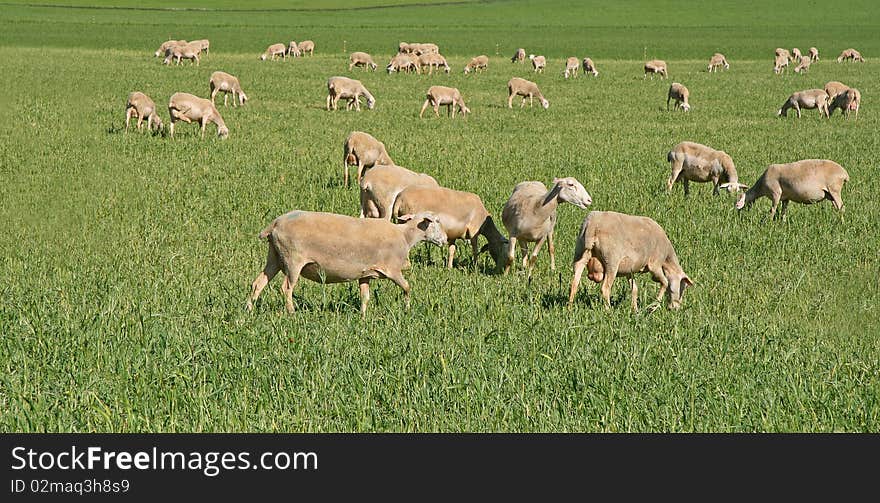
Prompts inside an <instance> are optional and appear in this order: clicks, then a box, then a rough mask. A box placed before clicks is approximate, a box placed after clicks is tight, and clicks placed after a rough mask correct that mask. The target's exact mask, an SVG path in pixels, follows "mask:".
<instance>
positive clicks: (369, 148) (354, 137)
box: [342, 131, 394, 187]
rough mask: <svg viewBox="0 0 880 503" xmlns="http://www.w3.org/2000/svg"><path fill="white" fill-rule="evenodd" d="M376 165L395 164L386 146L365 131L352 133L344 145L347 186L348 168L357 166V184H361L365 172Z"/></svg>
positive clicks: (347, 184) (343, 158) (343, 160)
mask: <svg viewBox="0 0 880 503" xmlns="http://www.w3.org/2000/svg"><path fill="white" fill-rule="evenodd" d="M376 164H392V165H393V164H394V161H393V160H392V159H391V157H390V156H389V155H388V151H387V150H385V144H384V143H382V142H381V141H379V140H377V139H376V138H375V137H374V136H373V135H371V134H369V133H364V132H363V131H352V132H351V133H350V134H349V135H348V138H346V139H345V143H343V145H342V167H343V168H344V170H345V177H344V182H345V186H346V187H348V186H349V182H348V167H349V166H357V182H358V185H360V183H361V177H362V176H363V174H364V171H366V170H368V169H370V168H372V167H373V166H375V165H376Z"/></svg>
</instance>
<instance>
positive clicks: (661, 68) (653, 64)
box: [645, 59, 669, 80]
mask: <svg viewBox="0 0 880 503" xmlns="http://www.w3.org/2000/svg"><path fill="white" fill-rule="evenodd" d="M649 73H650V74H651V80H654V74H655V73H659V74H660V77H661V78H664V79H668V78H669V75H668V74H667V72H666V62H665V61H663V60H661V59H652V60H651V61H648V62H647V63H645V78H647V77H648V74H649Z"/></svg>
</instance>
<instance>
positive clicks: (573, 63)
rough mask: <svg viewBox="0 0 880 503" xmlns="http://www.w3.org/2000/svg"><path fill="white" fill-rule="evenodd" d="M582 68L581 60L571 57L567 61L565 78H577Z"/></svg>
mask: <svg viewBox="0 0 880 503" xmlns="http://www.w3.org/2000/svg"><path fill="white" fill-rule="evenodd" d="M580 67H581V62H580V60H579V59H577V58H575V57H571V58H568V59H566V60H565V71H564V72H562V74H563V75H565V78H568V76H569V75H571V77H572V78H577V73H578V69H580Z"/></svg>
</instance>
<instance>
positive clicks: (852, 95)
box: [828, 88, 862, 119]
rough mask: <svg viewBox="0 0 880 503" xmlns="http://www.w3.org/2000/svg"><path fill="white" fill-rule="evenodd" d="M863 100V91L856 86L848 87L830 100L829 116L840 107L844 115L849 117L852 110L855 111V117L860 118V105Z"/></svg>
mask: <svg viewBox="0 0 880 503" xmlns="http://www.w3.org/2000/svg"><path fill="white" fill-rule="evenodd" d="M861 102H862V93H861V92H859V90H858V89H856V88H848V89H846V90H845V91H843V92H841V93H840V94H838V95H836V96H835V97H834V100H831V101H829V103H830V105H829V107H828V117H831V114H832V113H834V111H835V110H837V109H838V108H839V109H840V113H842V114H843V116H844V117H846V118H849V113H850V112H855V118H856V119H858V118H859V105H860V104H861Z"/></svg>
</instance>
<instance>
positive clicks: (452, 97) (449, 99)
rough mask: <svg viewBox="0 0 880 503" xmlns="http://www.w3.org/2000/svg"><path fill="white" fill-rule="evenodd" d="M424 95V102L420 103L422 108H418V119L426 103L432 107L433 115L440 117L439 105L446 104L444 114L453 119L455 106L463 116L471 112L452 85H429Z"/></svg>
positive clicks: (426, 105)
mask: <svg viewBox="0 0 880 503" xmlns="http://www.w3.org/2000/svg"><path fill="white" fill-rule="evenodd" d="M426 95H427V97H426V98H425V103H424V104H422V109H421V110H419V118H420V119H421V118H422V114H423V113H425V109H426V108H428V105H431V106H433V107H434V115H436V116H437V117H440V112H439V109H440V106H446V115H447V116H449V115H451V116H452V118H453V119H454V118H455V109H456V108H458V110H459V111H460V112H461V114H462V115H463V116H467V114H469V113H470V112H471V110H470V109H469V108H468V107H467V106H466V105H465V104H464V99H463V98H462V97H461V93H460V92H459V90H458V89H456V88H454V87H446V86H431V87H429V88H428V92H427V93H426Z"/></svg>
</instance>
